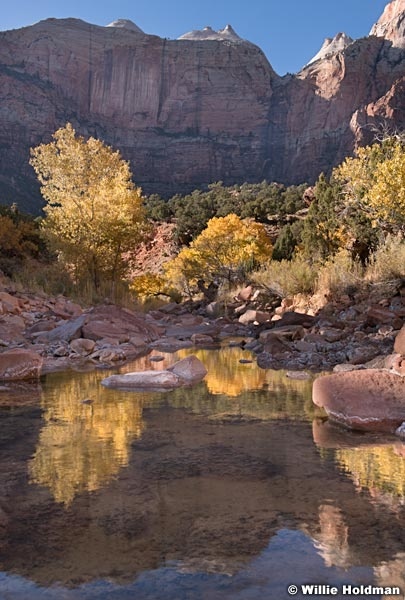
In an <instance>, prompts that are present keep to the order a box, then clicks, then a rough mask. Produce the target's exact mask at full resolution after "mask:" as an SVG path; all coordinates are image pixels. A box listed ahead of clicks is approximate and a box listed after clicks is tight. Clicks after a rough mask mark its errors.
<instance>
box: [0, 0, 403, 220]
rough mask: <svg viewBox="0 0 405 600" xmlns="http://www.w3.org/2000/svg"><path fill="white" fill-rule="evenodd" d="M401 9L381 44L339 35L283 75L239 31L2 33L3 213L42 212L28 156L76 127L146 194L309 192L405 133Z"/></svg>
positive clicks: (54, 22)
mask: <svg viewBox="0 0 405 600" xmlns="http://www.w3.org/2000/svg"><path fill="white" fill-rule="evenodd" d="M404 8H405V7H404V0H395V1H394V2H392V3H391V4H389V5H388V7H387V9H386V10H385V12H384V14H383V15H382V17H381V19H380V20H379V21H378V23H377V24H376V25H375V27H374V28H373V29H372V32H371V33H372V35H371V36H369V37H366V38H362V39H360V40H357V41H354V42H352V40H351V39H350V38H349V37H348V36H345V35H344V34H338V35H337V36H336V37H335V38H334V39H333V40H328V41H327V43H326V46H324V47H323V48H322V50H321V52H320V53H319V54H318V55H316V56H315V57H314V59H313V60H312V61H311V62H310V63H309V64H308V65H307V66H306V67H304V68H303V69H302V70H301V71H300V72H299V73H297V74H296V75H286V76H285V77H279V76H278V75H277V74H276V73H275V72H274V70H273V69H272V67H271V65H270V64H269V62H268V60H267V59H266V57H265V56H264V54H263V53H262V51H261V50H260V49H259V48H258V47H257V46H255V45H254V44H252V43H250V42H248V41H246V40H242V39H241V38H240V37H239V35H238V34H237V33H236V32H235V31H234V30H233V29H232V27H231V26H226V27H225V28H224V29H222V30H219V31H214V30H213V29H211V28H205V29H203V30H201V31H193V32H190V33H188V34H184V35H183V36H182V37H181V39H178V40H167V39H162V38H159V37H157V36H153V35H147V34H144V33H143V32H142V31H141V30H140V29H139V27H138V26H137V25H135V24H134V23H132V22H131V21H128V20H125V19H119V20H117V21H114V22H113V23H111V24H110V25H109V26H107V27H99V26H95V25H91V24H89V23H85V22H83V21H81V20H79V19H47V20H45V21H41V22H40V23H37V24H36V25H33V26H31V27H25V28H23V29H18V30H13V31H6V32H2V33H0V106H1V111H0V193H1V195H2V196H1V197H2V201H3V202H4V201H6V202H9V203H12V202H15V201H16V200H17V201H18V202H19V204H20V206H21V207H22V208H25V209H28V210H31V211H35V208H37V209H38V206H39V202H40V201H39V191H38V185H37V182H36V180H35V177H34V172H33V170H32V169H31V167H30V166H29V164H28V160H29V149H30V147H32V146H34V145H37V144H38V143H40V142H43V141H49V140H50V136H51V134H52V133H53V132H54V131H55V130H56V129H57V128H58V127H60V126H63V125H65V123H66V122H67V121H70V122H71V123H72V124H73V126H74V127H75V129H76V130H77V131H78V132H79V133H80V134H83V135H85V136H90V135H95V136H96V137H99V138H101V139H103V141H105V142H106V143H107V144H109V145H111V146H113V147H115V148H118V149H119V150H120V151H121V152H122V154H123V156H124V158H125V159H127V160H129V161H130V162H131V167H132V171H133V174H134V180H135V181H136V183H137V184H138V185H140V186H141V187H142V188H143V190H144V192H146V193H150V192H158V193H161V194H163V195H165V196H170V195H171V194H173V193H184V192H189V191H191V190H193V189H195V188H199V187H204V186H206V185H208V184H209V183H211V182H214V181H223V182H224V183H225V184H227V185H228V184H232V183H238V182H239V183H241V182H243V181H262V180H263V179H267V180H269V181H272V180H273V181H279V182H281V183H286V184H290V183H302V182H304V181H307V182H310V183H311V182H313V181H314V180H315V179H316V178H317V176H318V175H319V173H320V172H321V171H324V172H330V170H331V168H332V167H333V166H334V165H336V164H338V163H340V162H341V161H342V160H343V159H344V157H345V156H347V155H348V154H351V153H352V152H353V150H354V149H355V148H356V147H357V146H358V145H361V144H365V143H369V142H370V141H372V139H373V135H374V133H373V127H374V126H378V125H379V124H381V123H384V124H385V125H386V126H388V127H392V128H399V129H400V128H403V127H404V126H405V94H404V85H405V84H404V81H405V48H404V45H405V42H404V39H405V37H404V16H405V10H404Z"/></svg>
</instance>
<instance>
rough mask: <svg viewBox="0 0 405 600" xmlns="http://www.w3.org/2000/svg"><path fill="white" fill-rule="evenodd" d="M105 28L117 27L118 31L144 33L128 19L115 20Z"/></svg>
mask: <svg viewBox="0 0 405 600" xmlns="http://www.w3.org/2000/svg"><path fill="white" fill-rule="evenodd" d="M106 27H117V28H118V29H129V31H134V32H135V33H144V32H143V31H142V29H141V28H140V27H138V25H135V23H134V22H133V21H130V20H129V19H117V20H116V21H113V22H112V23H109V24H108V25H106Z"/></svg>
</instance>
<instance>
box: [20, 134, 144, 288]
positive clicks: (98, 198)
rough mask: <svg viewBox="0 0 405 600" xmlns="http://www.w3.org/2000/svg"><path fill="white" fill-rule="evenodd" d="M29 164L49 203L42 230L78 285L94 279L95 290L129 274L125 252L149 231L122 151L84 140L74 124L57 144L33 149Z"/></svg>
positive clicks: (93, 140) (55, 142)
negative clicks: (121, 153) (120, 152)
mask: <svg viewBox="0 0 405 600" xmlns="http://www.w3.org/2000/svg"><path fill="white" fill-rule="evenodd" d="M30 164H31V165H32V167H33V168H34V170H35V172H36V174H37V177H38V179H39V181H40V183H41V193H42V196H43V198H44V199H45V201H46V205H45V207H44V212H45V215H46V217H45V219H44V221H43V230H44V232H45V234H46V237H47V238H48V240H49V242H50V245H51V247H52V248H53V249H54V250H55V251H56V252H57V254H58V256H59V258H60V260H61V261H63V263H64V264H65V265H67V266H69V268H70V269H71V270H72V272H73V275H74V277H75V280H76V282H79V281H83V280H88V279H89V278H90V280H91V282H92V283H93V285H94V288H95V290H96V291H98V290H99V289H100V285H101V283H102V282H105V281H107V282H110V283H112V284H113V285H114V284H115V283H116V282H117V281H118V280H119V279H120V278H122V277H124V276H125V274H126V272H127V270H128V262H127V261H126V260H125V259H124V253H125V252H128V251H130V250H133V249H134V248H135V247H136V245H137V244H138V243H139V242H140V241H141V239H142V237H143V234H144V232H145V224H146V221H145V216H144V210H143V207H142V198H141V190H140V189H139V188H136V187H135V185H134V184H133V183H132V180H131V172H130V169H129V165H128V163H127V162H125V161H124V160H123V159H122V158H121V156H120V154H119V152H118V151H114V150H113V149H112V148H110V147H109V146H106V145H105V144H104V143H103V142H101V141H100V140H98V139H95V138H94V137H90V138H89V139H87V140H85V139H84V138H83V137H81V136H78V135H76V132H75V130H74V129H73V127H72V125H71V124H70V123H68V124H67V125H66V126H65V127H63V128H61V129H58V130H57V131H56V132H55V133H54V134H53V141H52V142H50V143H49V144H41V145H40V146H37V147H36V148H33V149H31V160H30Z"/></svg>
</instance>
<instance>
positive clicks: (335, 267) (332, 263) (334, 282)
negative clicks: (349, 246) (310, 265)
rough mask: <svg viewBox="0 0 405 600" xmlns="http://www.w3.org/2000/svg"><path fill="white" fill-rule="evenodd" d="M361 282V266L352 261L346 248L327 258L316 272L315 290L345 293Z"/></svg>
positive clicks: (324, 292) (328, 292)
mask: <svg viewBox="0 0 405 600" xmlns="http://www.w3.org/2000/svg"><path fill="white" fill-rule="evenodd" d="M362 282H363V268H362V266H361V264H360V263H359V262H358V261H353V259H352V257H351V255H350V253H349V252H348V251H347V250H340V251H339V252H338V253H337V254H335V256H333V257H332V258H330V259H329V260H327V261H326V262H325V263H324V264H323V265H322V266H321V267H320V268H319V272H318V277H317V282H316V292H317V293H322V294H338V293H347V292H348V291H349V290H350V289H353V288H357V287H359V286H360V285H362Z"/></svg>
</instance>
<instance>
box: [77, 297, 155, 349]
mask: <svg viewBox="0 0 405 600" xmlns="http://www.w3.org/2000/svg"><path fill="white" fill-rule="evenodd" d="M79 318H81V317H79ZM82 334H83V337H85V338H88V339H90V340H96V341H97V340H101V339H103V338H113V339H117V340H119V341H120V342H127V341H128V340H129V339H131V338H132V337H133V336H139V335H140V336H142V338H143V339H144V341H145V342H151V341H153V340H156V339H157V338H158V337H159V330H158V328H157V327H156V326H155V325H153V324H152V323H147V322H146V321H145V318H144V316H143V315H141V314H139V313H135V312H134V311H132V310H129V309H128V308H122V307H120V306H115V305H105V306H97V307H96V308H93V310H92V311H91V312H90V313H88V314H87V315H86V317H85V321H84V324H83V327H82Z"/></svg>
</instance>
